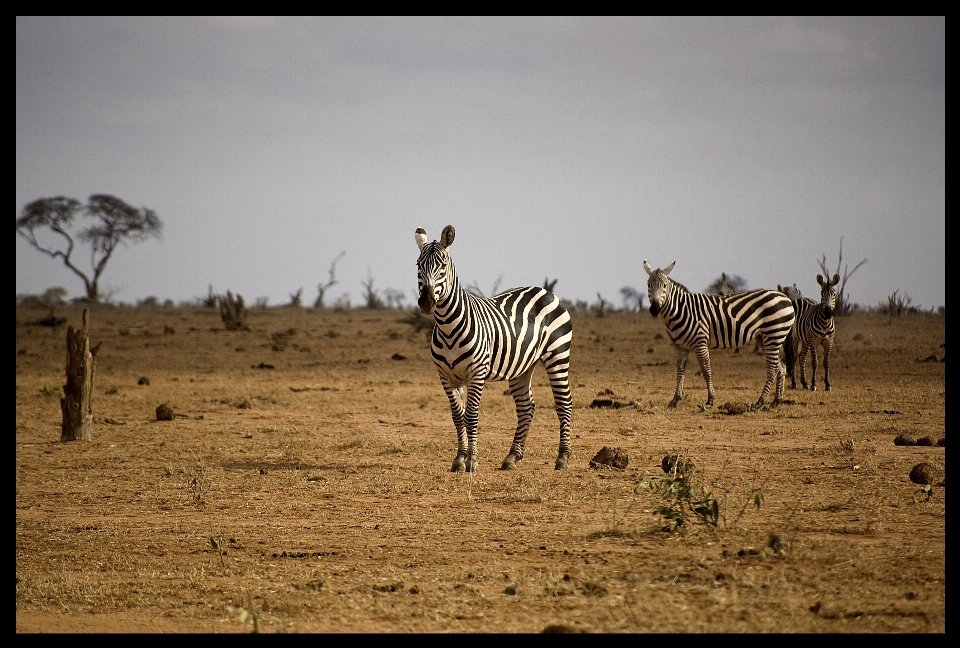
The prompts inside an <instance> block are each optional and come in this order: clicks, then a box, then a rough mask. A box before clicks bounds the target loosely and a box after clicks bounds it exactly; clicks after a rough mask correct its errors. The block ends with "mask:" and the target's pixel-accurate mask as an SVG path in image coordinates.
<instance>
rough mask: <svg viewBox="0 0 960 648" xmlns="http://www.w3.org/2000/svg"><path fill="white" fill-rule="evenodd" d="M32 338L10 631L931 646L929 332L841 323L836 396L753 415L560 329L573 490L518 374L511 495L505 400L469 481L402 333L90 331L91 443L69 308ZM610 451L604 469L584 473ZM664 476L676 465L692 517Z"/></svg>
mask: <svg viewBox="0 0 960 648" xmlns="http://www.w3.org/2000/svg"><path fill="white" fill-rule="evenodd" d="M47 315H48V313H47V312H45V311H42V310H31V309H20V308H18V309H17V312H16V331H17V333H16V348H17V354H16V616H17V620H16V628H17V632H20V633H24V632H29V633H34V632H172V633H180V632H204V633H247V632H254V631H259V632H262V633H263V632H269V633H273V632H291V633H310V632H324V633H339V632H430V633H434V632H436V633H447V632H507V633H519V632H523V633H527V632H537V633H539V632H544V631H547V632H590V633H596V632H695V633H696V632H721V633H727V632H764V633H773V632H788V633H799V632H813V633H827V632H841V633H844V632H847V633H852V632H927V633H943V632H945V590H946V583H945V511H946V489H945V480H944V477H943V474H944V471H945V455H944V441H940V440H941V439H943V438H944V436H945V434H944V432H945V425H944V410H945V384H944V362H943V360H944V316H943V315H942V314H931V313H911V314H905V315H902V316H899V317H890V316H884V315H880V314H877V313H854V314H852V315H848V316H845V317H840V318H837V343H836V346H835V348H834V352H833V355H832V357H831V376H830V378H831V383H832V386H833V389H832V391H829V392H824V391H821V390H818V391H814V392H811V391H806V390H802V389H796V390H791V389H789V388H788V389H787V390H786V391H785V399H786V402H784V403H783V404H781V405H780V406H779V407H777V408H773V409H769V408H768V409H760V410H752V409H750V408H744V407H743V405H747V404H751V403H753V402H755V401H756V400H757V397H758V395H759V393H760V389H761V387H762V385H763V380H764V362H763V358H762V357H761V356H759V355H756V354H755V353H754V350H753V348H752V347H751V348H744V349H742V350H741V351H740V352H739V353H734V352H733V351H730V350H715V351H713V352H712V354H711V359H712V369H713V374H714V384H715V388H716V390H717V404H716V406H715V407H713V408H707V407H704V406H703V403H704V402H705V400H706V389H705V386H704V382H703V378H702V377H701V376H700V375H699V372H698V371H697V366H696V362H695V360H694V359H693V358H691V362H690V364H689V366H688V371H687V378H686V385H685V393H686V396H685V398H684V399H683V400H682V401H681V402H680V403H679V405H678V407H677V408H676V409H670V408H668V407H667V404H668V403H669V401H670V399H671V397H672V395H673V390H674V387H675V363H674V354H673V350H672V347H671V346H670V343H669V340H668V339H667V338H666V335H665V331H664V325H663V322H662V321H661V320H658V319H654V318H653V317H652V316H651V315H650V314H649V313H647V312H639V313H626V312H613V313H607V314H606V315H605V316H604V317H598V316H596V314H594V313H581V312H578V313H575V314H574V315H573V326H574V342H573V350H572V367H571V382H572V386H573V399H574V413H573V455H572V458H571V460H570V467H569V469H568V470H566V471H555V470H554V469H553V464H554V459H555V458H556V454H557V446H558V441H559V439H558V424H557V417H556V414H555V412H554V410H553V402H552V397H551V394H550V390H549V387H548V386H547V382H546V374H545V373H544V372H543V370H542V368H540V369H538V370H537V373H536V374H535V376H534V395H535V397H536V399H537V404H538V410H537V414H536V417H535V419H534V423H533V428H532V430H531V433H530V437H529V440H528V442H527V450H526V456H525V458H524V459H523V461H521V462H520V463H519V464H518V467H517V469H516V470H514V471H501V470H498V468H499V467H500V462H501V461H502V459H503V457H504V456H505V455H506V454H507V451H508V450H509V446H510V441H511V438H512V435H513V430H514V427H515V425H516V415H515V410H514V405H513V401H512V399H511V398H510V396H509V395H507V394H505V393H504V392H505V390H506V384H505V383H488V384H487V386H486V389H485V392H484V396H483V401H482V404H481V410H480V432H479V446H480V468H479V471H478V472H477V473H475V474H458V473H451V472H449V470H450V465H451V463H452V460H453V458H454V455H455V454H456V438H455V433H454V430H453V425H452V423H451V419H450V412H449V408H448V405H447V401H446V398H445V396H444V394H443V391H442V390H441V388H440V384H439V380H438V378H437V373H436V370H435V368H434V366H433V362H432V360H431V357H430V351H429V341H428V332H427V331H426V330H425V329H423V328H419V326H418V324H417V321H418V320H417V317H416V315H415V314H413V313H412V312H411V311H402V310H396V309H393V310H387V309H383V310H367V309H353V310H344V311H336V310H313V309H301V308H291V307H277V308H257V309H251V310H250V314H249V317H248V320H247V325H248V328H247V329H246V330H236V331H228V330H225V328H224V325H223V322H222V321H221V319H220V314H219V312H218V311H216V310H214V309H205V308H200V307H196V308H194V307H186V306H181V307H169V308H162V307H156V308H148V307H109V306H96V305H95V306H92V307H91V312H90V327H89V333H90V343H91V346H93V345H96V344H98V343H102V346H101V348H100V350H99V353H98V355H97V366H96V374H95V377H94V387H93V394H94V396H93V415H94V426H93V430H92V440H91V441H74V442H67V443H61V442H60V440H59V439H60V431H61V430H60V425H61V413H60V397H61V396H62V395H63V391H62V386H63V384H64V382H65V379H64V372H65V364H66V342H65V338H66V329H67V327H68V326H73V327H74V328H77V329H79V328H80V326H81V316H82V307H80V306H75V305H71V306H66V307H63V308H61V309H59V310H58V315H61V316H64V317H66V320H67V321H66V323H64V324H63V325H61V326H41V325H38V324H37V322H38V321H39V320H41V319H43V318H44V317H45V316H47ZM808 362H809V360H808ZM808 371H809V369H808ZM821 371H822V369H821ZM821 381H822V377H821V376H818V382H821ZM798 383H799V379H798ZM788 387H789V383H788ZM821 389H822V387H821ZM161 404H166V405H167V406H168V407H170V408H171V409H172V411H173V413H174V414H173V417H172V420H158V417H157V408H158V406H160V405H161ZM744 410H745V411H744ZM735 412H740V413H735ZM901 435H902V437H903V436H909V437H912V438H914V439H923V438H929V439H930V441H931V445H898V444H895V443H894V439H895V438H897V437H898V436H901ZM902 437H901V438H902ZM938 442H939V443H940V445H938ZM604 446H606V447H608V448H613V449H618V450H619V451H620V453H621V454H620V456H621V457H622V456H623V455H624V454H626V456H628V457H629V462H628V463H627V465H626V467H625V468H622V469H620V468H616V467H611V466H608V465H605V464H602V463H598V464H595V466H591V460H592V459H593V458H594V456H595V455H596V454H597V453H598V452H599V451H600V450H601V448H603V447H604ZM668 455H681V456H682V458H683V459H685V460H686V461H689V462H691V463H692V465H693V466H695V469H689V472H688V473H686V477H685V481H686V482H687V484H688V486H689V487H690V488H691V490H690V491H689V493H688V494H689V497H688V498H687V499H682V498H681V499H677V498H676V497H674V498H671V497H670V496H669V494H668V493H667V492H666V491H665V489H666V488H667V487H668V486H669V485H671V484H674V485H675V484H676V481H675V479H674V480H673V481H672V480H671V477H670V476H669V475H667V474H666V473H665V472H664V470H663V468H662V462H663V459H664V457H665V456H668ZM919 463H928V464H930V466H931V467H932V468H933V469H934V472H935V473H936V474H937V475H938V477H936V479H935V481H934V483H933V484H928V485H925V486H923V485H918V484H916V483H913V482H912V481H911V479H910V477H909V475H910V472H911V469H912V468H913V467H914V466H915V465H917V464H919ZM688 465H689V464H688ZM674 477H676V476H674ZM698 502H699V503H700V504H703V503H704V502H706V503H707V504H708V506H707V507H706V508H707V511H708V513H709V512H710V510H711V507H714V508H712V511H713V512H714V513H715V514H714V515H712V516H711V515H709V514H708V515H706V516H701V515H697V514H695V513H694V512H693V510H692V508H691V507H690V504H691V503H693V504H697V503H698ZM703 510H704V509H703V506H701V512H703ZM672 513H678V514H679V515H678V516H674V517H673V518H671V517H670V515H671V514H672ZM677 521H680V522H682V523H681V524H679V526H677V525H676V522H677ZM665 529H666V530H665Z"/></svg>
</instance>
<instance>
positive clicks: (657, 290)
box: [643, 259, 677, 317]
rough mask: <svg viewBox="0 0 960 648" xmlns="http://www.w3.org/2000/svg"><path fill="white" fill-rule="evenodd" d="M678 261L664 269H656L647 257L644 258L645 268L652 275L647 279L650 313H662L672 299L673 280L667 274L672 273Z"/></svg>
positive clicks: (654, 314) (655, 314)
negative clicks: (651, 265)
mask: <svg viewBox="0 0 960 648" xmlns="http://www.w3.org/2000/svg"><path fill="white" fill-rule="evenodd" d="M676 263H677V262H676V261H674V262H673V263H671V264H670V265H668V266H667V267H666V268H664V269H663V270H661V269H660V268H657V269H656V270H654V269H653V268H651V267H650V264H649V263H647V260H646V259H644V260H643V269H644V270H646V271H647V274H648V275H650V278H649V279H647V297H649V299H650V314H651V315H653V316H654V317H656V316H657V315H659V314H660V311H661V310H663V308H664V306H666V304H667V302H668V301H669V299H670V288H671V284H672V283H673V282H672V281H670V280H669V279H667V275H669V274H670V271H671V270H673V266H675V265H676Z"/></svg>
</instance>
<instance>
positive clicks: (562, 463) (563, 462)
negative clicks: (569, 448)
mask: <svg viewBox="0 0 960 648" xmlns="http://www.w3.org/2000/svg"><path fill="white" fill-rule="evenodd" d="M569 462H570V453H569V452H561V453H560V454H558V455H557V465H556V466H554V469H555V470H566V469H567V464H568V463H569Z"/></svg>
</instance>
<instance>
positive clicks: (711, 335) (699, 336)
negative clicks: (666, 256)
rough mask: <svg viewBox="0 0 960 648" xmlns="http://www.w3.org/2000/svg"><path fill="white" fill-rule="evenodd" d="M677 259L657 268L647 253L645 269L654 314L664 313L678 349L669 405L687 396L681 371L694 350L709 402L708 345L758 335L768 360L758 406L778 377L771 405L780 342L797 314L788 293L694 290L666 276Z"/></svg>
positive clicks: (738, 342)
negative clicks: (699, 291)
mask: <svg viewBox="0 0 960 648" xmlns="http://www.w3.org/2000/svg"><path fill="white" fill-rule="evenodd" d="M674 265H676V261H674V262H673V263H671V264H670V265H668V266H667V267H666V268H664V269H662V270H661V269H659V268H657V269H656V270H654V269H653V268H652V267H650V264H649V263H647V260H646V259H644V261H643V269H644V270H646V271H647V274H648V275H650V276H649V278H648V280H647V296H648V297H649V299H650V314H651V315H653V316H654V317H657V316H658V315H662V316H663V319H664V322H665V323H666V325H667V334H668V335H669V336H670V339H671V340H672V341H673V346H674V349H675V350H676V354H677V390H676V392H675V393H674V395H673V400H671V401H670V407H676V406H677V403H678V402H679V401H680V399H681V398H682V397H683V375H684V371H685V369H686V366H687V359H688V358H689V355H690V351H691V350H692V351H693V352H694V353H695V354H696V356H697V360H698V361H699V363H700V372H701V373H702V374H703V379H704V380H705V381H706V383H707V403H706V404H707V405H708V406H712V405H713V401H714V397H715V394H714V391H713V380H712V378H711V375H710V351H709V349H711V348H713V349H716V348H724V349H729V348H734V349H735V348H739V347H741V346H743V345H744V344H746V343H747V342H749V341H750V340H752V339H754V338H759V339H760V343H761V345H762V346H763V353H764V356H765V357H766V364H767V380H766V383H764V385H763V391H762V392H760V398H759V400H757V403H756V407H761V406H763V405H764V403H766V400H767V396H768V395H769V393H770V388H771V386H772V385H773V384H774V381H776V391H775V395H774V399H773V402H772V403H771V406H772V407H776V406H777V405H779V404H780V401H781V399H782V398H783V383H784V371H783V364H782V363H781V362H780V347H781V346H782V345H783V341H784V339H785V338H786V337H787V334H788V333H789V331H790V327H791V326H793V322H794V319H795V316H794V310H793V304H791V302H790V299H789V298H788V297H787V296H786V295H784V294H783V293H780V292H777V291H775V290H748V291H745V292H741V293H734V294H732V295H729V296H724V295H709V294H706V293H691V292H690V291H689V290H687V289H686V287H684V286H683V285H682V284H679V283H677V282H675V281H673V280H671V279H669V278H668V275H669V274H670V272H671V271H672V270H673V267H674Z"/></svg>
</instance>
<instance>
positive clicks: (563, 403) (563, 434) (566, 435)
mask: <svg viewBox="0 0 960 648" xmlns="http://www.w3.org/2000/svg"><path fill="white" fill-rule="evenodd" d="M544 367H545V368H546V370H547V376H548V378H549V379H550V389H552V390H553V404H554V406H555V407H556V409H557V417H558V418H559V419H560V449H559V451H558V452H557V463H556V465H555V466H554V468H555V469H556V470H566V468H567V463H568V462H569V461H570V450H571V448H570V420H571V418H572V417H573V397H572V396H571V395H570V379H569V375H568V370H569V368H570V359H569V357H566V358H563V359H562V362H557V363H556V364H549V363H547V362H545V363H544Z"/></svg>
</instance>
